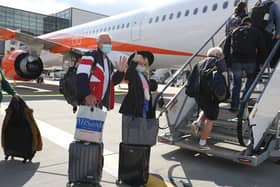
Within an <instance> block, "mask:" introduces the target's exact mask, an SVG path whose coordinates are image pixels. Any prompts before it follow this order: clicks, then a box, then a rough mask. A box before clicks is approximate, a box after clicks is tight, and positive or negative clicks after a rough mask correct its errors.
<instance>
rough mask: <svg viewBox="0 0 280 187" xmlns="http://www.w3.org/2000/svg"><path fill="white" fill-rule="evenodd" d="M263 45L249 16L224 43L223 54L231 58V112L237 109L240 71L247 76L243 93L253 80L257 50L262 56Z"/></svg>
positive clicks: (240, 79) (240, 81)
mask: <svg viewBox="0 0 280 187" xmlns="http://www.w3.org/2000/svg"><path fill="white" fill-rule="evenodd" d="M229 41H230V42H229ZM264 46H265V45H264V39H263V37H262V35H261V33H260V31H259V30H258V29H256V28H254V27H252V20H251V18H250V17H245V18H243V20H242V24H241V26H240V27H238V28H237V29H235V30H234V31H233V33H232V36H231V39H230V40H228V41H227V43H226V44H225V55H226V56H228V55H229V54H227V53H230V55H231V58H232V67H231V70H232V73H233V89H232V102H231V108H230V110H231V111H232V112H237V111H238V110H239V103H240V90H241V83H242V75H243V73H242V72H243V71H245V73H246V77H247V81H246V86H245V92H244V94H243V95H245V94H246V92H247V91H248V89H249V87H250V86H251V84H252V82H253V81H254V78H255V75H256V69H258V67H257V62H256V58H257V51H258V54H260V56H263V55H264V50H265V47H264Z"/></svg>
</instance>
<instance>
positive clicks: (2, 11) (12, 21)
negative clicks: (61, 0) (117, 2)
mask: <svg viewBox="0 0 280 187" xmlns="http://www.w3.org/2000/svg"><path fill="white" fill-rule="evenodd" d="M104 17H106V15H102V14H97V13H94V12H90V11H86V10H81V9H77V8H68V9H66V10H63V11H61V12H58V13H55V14H52V15H44V14H40V13H34V12H29V11H25V10H20V9H15V8H10V7H5V6H0V26H2V27H6V28H10V29H13V30H18V31H21V32H24V33H27V34H31V35H34V36H38V35H42V34H46V33H49V32H53V31H57V30H60V29H64V28H68V27H71V26H75V25H79V24H83V23H87V22H89V21H94V20H97V19H100V18H104ZM21 45H22V44H21V43H20V42H18V41H7V42H4V41H0V56H1V55H4V54H5V52H6V51H7V50H11V49H12V48H15V49H17V48H19V47H20V46H21Z"/></svg>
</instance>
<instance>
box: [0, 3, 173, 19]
mask: <svg viewBox="0 0 280 187" xmlns="http://www.w3.org/2000/svg"><path fill="white" fill-rule="evenodd" d="M170 2H174V0H44V4H43V3H42V1H40V0H0V5H3V6H8V7H12V8H17V9H23V10H27V11H32V12H37V13H42V14H52V13H56V12H59V11H61V10H64V9H67V8H69V7H75V8H80V9H84V10H89V11H92V12H96V13H100V14H105V15H114V14H118V13H122V12H125V11H129V10H134V9H138V8H146V7H154V6H157V5H158V4H159V3H160V5H162V4H166V3H170Z"/></svg>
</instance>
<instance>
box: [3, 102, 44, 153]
mask: <svg viewBox="0 0 280 187" xmlns="http://www.w3.org/2000/svg"><path fill="white" fill-rule="evenodd" d="M9 125H18V126H22V125H28V126H29V127H30V129H31V133H32V145H31V146H32V152H35V151H40V150H42V146H43V144H42V138H41V133H40V131H39V128H38V126H37V123H36V121H35V119H34V116H33V110H32V109H30V108H29V107H28V106H27V105H26V103H25V102H24V101H23V100H22V99H21V98H20V100H19V101H18V100H17V99H16V98H14V97H13V98H12V100H11V102H10V104H9V106H8V108H7V109H6V115H5V118H4V121H3V126H2V135H1V138H2V139H1V140H2V141H1V142H2V147H3V148H4V149H5V148H6V146H9V145H8V144H11V142H6V141H5V140H6V134H7V132H6V131H7V129H8V128H9ZM29 127H27V126H24V127H21V129H26V128H28V129H29ZM22 133H26V131H24V132H22ZM9 135H11V134H9ZM14 138H19V139H20V138H21V137H14Z"/></svg>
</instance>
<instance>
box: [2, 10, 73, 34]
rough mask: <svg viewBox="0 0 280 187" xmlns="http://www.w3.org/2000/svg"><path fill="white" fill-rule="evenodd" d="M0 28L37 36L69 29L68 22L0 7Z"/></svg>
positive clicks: (62, 19)
mask: <svg viewBox="0 0 280 187" xmlns="http://www.w3.org/2000/svg"><path fill="white" fill-rule="evenodd" d="M0 26H2V27H7V28H10V29H14V30H16V29H19V30H20V31H21V32H25V33H28V34H31V35H36V36H37V35H42V34H46V33H49V32H53V31H56V30H60V29H64V28H67V27H70V20H69V19H65V18H61V17H55V16H48V15H43V14H37V13H33V12H28V11H24V10H18V9H14V8H9V7H4V6H0Z"/></svg>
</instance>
